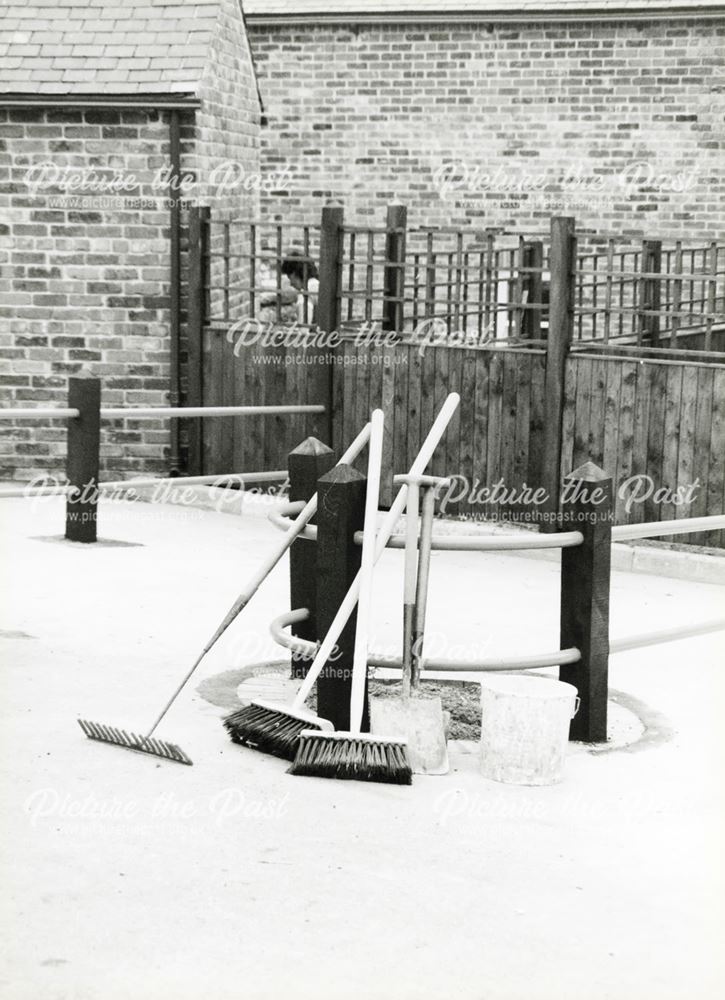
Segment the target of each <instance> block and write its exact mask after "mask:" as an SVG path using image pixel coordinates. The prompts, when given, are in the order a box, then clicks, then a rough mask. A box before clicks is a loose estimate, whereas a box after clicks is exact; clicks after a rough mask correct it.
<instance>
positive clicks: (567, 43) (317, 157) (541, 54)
mask: <svg viewBox="0 0 725 1000" xmlns="http://www.w3.org/2000/svg"><path fill="white" fill-rule="evenodd" d="M244 6H245V12H246V16H247V23H248V28H249V38H250V42H251V45H252V50H253V53H254V61H255V66H256V69H257V77H258V81H259V87H260V91H261V94H262V100H263V103H264V107H265V113H266V116H267V118H268V121H269V126H268V128H266V129H263V134H262V162H263V165H264V166H266V167H267V168H268V169H271V168H273V167H274V168H278V167H280V166H282V165H289V169H290V172H291V175H292V180H291V183H290V186H289V190H288V192H287V195H286V197H285V198H284V199H280V198H279V197H274V198H268V199H267V200H266V202H267V205H268V206H269V207H270V209H273V210H274V211H276V212H278V213H279V215H280V217H283V218H286V219H290V218H300V219H303V218H304V219H307V220H310V219H315V218H316V217H317V215H318V212H319V206H320V204H321V203H322V202H323V201H324V199H325V198H329V197H334V198H339V199H341V200H343V201H344V203H345V206H346V209H347V210H348V212H349V213H350V214H351V215H354V216H356V217H357V218H358V220H359V219H361V218H364V217H370V216H372V217H374V218H375V219H376V221H377V222H378V223H379V222H380V221H381V220H382V218H383V206H384V205H385V204H386V203H387V202H389V201H391V200H393V199H400V200H402V201H404V202H405V203H407V205H408V206H409V218H410V219H411V220H412V221H413V222H414V224H433V225H447V224H448V225H450V224H453V225H459V224H463V225H465V224H466V223H468V222H470V221H474V220H475V221H476V222H477V223H480V222H482V221H483V222H485V224H486V225H494V226H504V227H506V228H511V229H516V230H517V231H521V230H522V229H523V230H525V229H529V230H532V231H537V230H540V229H541V228H542V226H541V220H543V219H548V217H549V216H550V215H551V214H556V213H558V214H562V213H563V214H574V215H575V216H576V217H577V221H578V223H579V224H580V226H582V227H585V228H590V229H595V230H597V231H602V230H606V231H608V232H610V233H615V234H616V233H631V234H643V235H647V236H658V235H662V236H680V235H681V236H683V237H684V238H688V237H689V238H693V237H695V238H697V239H699V240H700V241H701V240H702V237H703V236H706V237H710V236H712V237H715V236H718V235H719V236H722V234H723V219H722V209H723V201H724V200H725V157H724V156H723V139H724V130H723V114H724V112H725V86H723V81H722V67H721V58H722V49H723V43H724V42H725V7H724V6H723V5H722V4H721V3H716V2H714V0H690V2H687V3H683V2H681V0H680V2H677V0H556V2H550V0H526V2H523V0H521V2H519V0H245V5H244Z"/></svg>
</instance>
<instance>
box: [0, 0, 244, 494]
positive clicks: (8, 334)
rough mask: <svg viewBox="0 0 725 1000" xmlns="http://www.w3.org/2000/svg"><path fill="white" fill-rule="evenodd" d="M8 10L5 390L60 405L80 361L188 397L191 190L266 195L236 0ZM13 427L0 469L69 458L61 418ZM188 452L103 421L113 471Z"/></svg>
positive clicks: (170, 434)
mask: <svg viewBox="0 0 725 1000" xmlns="http://www.w3.org/2000/svg"><path fill="white" fill-rule="evenodd" d="M0 17H1V22H0V23H1V24H2V33H1V35H0V264H1V265H2V270H1V272H0V368H1V376H0V383H1V385H2V388H1V389H0V391H1V393H2V396H1V397H0V398H1V399H2V404H3V405H5V406H8V405H14V406H28V405H32V404H35V403H37V404H39V405H40V404H43V403H45V404H46V405H48V404H50V403H53V402H55V403H60V404H61V405H62V402H63V400H64V398H65V393H66V384H67V377H68V375H69V374H72V373H73V372H76V371H78V370H79V369H80V368H81V367H83V366H85V367H87V368H88V369H90V371H91V372H92V373H93V374H94V375H99V376H100V377H101V378H102V379H103V386H104V402H105V403H106V404H108V405H111V404H114V405H124V404H144V405H158V404H162V403H166V402H168V401H169V400H171V401H175V400H176V399H177V398H178V395H179V384H180V378H181V368H182V364H183V302H182V301H180V296H179V294H177V292H176V291H175V289H177V288H179V287H180V286H179V283H178V282H177V281H176V280H174V281H172V276H175V275H176V274H177V273H178V270H179V266H180V264H181V263H182V252H181V250H182V248H181V245H180V244H181V238H180V237H182V234H183V227H184V213H183V210H182V208H183V201H184V200H187V199H188V200H190V201H195V200H201V201H203V202H205V203H207V204H212V205H213V206H214V207H215V209H222V210H223V209H224V208H225V207H226V206H227V205H228V204H230V203H233V204H234V205H235V207H237V208H240V209H241V210H245V209H246V210H248V211H250V212H251V211H253V210H254V208H255V204H256V195H255V192H254V188H253V187H251V186H250V185H248V184H246V183H245V182H244V181H245V178H246V179H247V180H248V179H249V178H250V177H254V176H256V175H257V171H258V147H259V138H258V136H259V122H260V109H259V99H258V94H257V89H256V85H255V82H254V70H253V67H252V62H251V59H250V53H249V47H248V43H247V40H246V35H245V27H244V21H243V17H242V13H241V8H240V5H239V0H188V2H186V3H183V2H179V3H176V4H170V3H169V2H168V0H115V2H114V0H77V2H76V0H32V2H31V0H11V2H10V3H9V4H6V5H4V6H3V9H2V12H1V14H0ZM177 150H178V152H177ZM230 163H231V164H233V167H232V168H231V169H232V171H233V172H236V173H235V175H234V176H233V177H231V178H229V175H228V174H227V173H226V170H227V166H226V165H227V164H230ZM215 168H217V173H218V175H219V176H218V177H216V178H215ZM175 176H178V177H179V178H180V181H181V183H180V184H178V183H174V182H172V181H170V178H173V177H175ZM196 178H198V182H197V181H196ZM219 178H227V179H229V183H226V184H225V183H216V181H217V180H219ZM239 181H241V183H239ZM170 185H171V186H170ZM174 189H175V190H176V192H177V193H178V194H180V195H181V199H179V198H174V197H170V195H173V194H174ZM0 435H1V437H0V475H2V476H5V477H11V476H15V477H17V478H19V479H27V478H30V477H32V476H33V475H34V474H36V473H43V472H45V471H47V470H50V471H53V472H57V471H61V470H62V468H63V462H64V455H65V427H64V426H63V425H62V424H56V425H53V426H52V427H50V428H40V427H38V426H33V425H22V424H19V425H18V426H12V425H9V424H8V423H5V424H3V426H2V427H0ZM179 462H180V456H179V442H178V440H177V432H176V431H175V430H173V429H172V428H170V426H169V422H168V421H155V420H136V421H131V420H126V421H114V422H113V423H111V424H105V425H104V439H103V443H102V464H103V470H104V473H106V478H109V477H110V478H114V477H115V476H117V475H118V474H124V473H127V472H128V471H130V470H132V471H134V472H135V471H140V470H145V471H149V472H152V471H165V470H166V469H168V468H169V466H171V467H172V468H173V467H178V465H179Z"/></svg>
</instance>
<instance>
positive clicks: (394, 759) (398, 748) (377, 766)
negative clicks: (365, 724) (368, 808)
mask: <svg viewBox="0 0 725 1000" xmlns="http://www.w3.org/2000/svg"><path fill="white" fill-rule="evenodd" d="M289 773H290V774H301V775H305V776H307V777H312V778H339V779H342V780H353V781H380V782H384V783H385V784H389V785H410V784H412V781H413V771H412V769H411V766H410V761H409V760H408V752H407V747H406V743H405V740H400V739H395V738H394V737H385V736H373V735H371V734H370V733H362V734H360V735H357V736H356V735H354V734H353V733H330V732H324V733H321V732H319V731H316V730H313V729H305V730H303V732H302V733H300V738H299V748H298V750H297V756H296V757H295V760H294V763H293V764H292V767H291V768H290V769H289Z"/></svg>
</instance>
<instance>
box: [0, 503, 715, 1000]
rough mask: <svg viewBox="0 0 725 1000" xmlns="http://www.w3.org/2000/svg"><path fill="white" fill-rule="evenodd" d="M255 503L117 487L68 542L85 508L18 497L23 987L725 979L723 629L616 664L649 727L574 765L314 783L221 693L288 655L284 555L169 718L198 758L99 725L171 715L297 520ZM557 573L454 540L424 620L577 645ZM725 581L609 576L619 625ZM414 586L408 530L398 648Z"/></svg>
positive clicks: (379, 997) (390, 987)
mask: <svg viewBox="0 0 725 1000" xmlns="http://www.w3.org/2000/svg"><path fill="white" fill-rule="evenodd" d="M262 506H263V505H262V504H260V503H258V504H256V505H254V504H251V505H249V506H248V508H247V509H245V510H244V511H243V512H242V514H241V516H240V515H239V514H225V513H218V512H215V511H214V510H199V509H196V508H186V507H174V506H170V505H168V504H164V505H158V504H141V503H127V502H118V503H104V504H103V505H102V508H101V514H100V534H101V537H102V538H105V539H107V540H108V541H107V542H105V543H104V542H102V543H99V544H97V545H91V546H84V545H80V544H72V543H68V542H65V541H64V540H62V539H60V537H59V536H60V534H61V533H62V523H63V504H62V501H59V500H46V501H44V502H42V503H35V502H32V501H29V500H24V499H19V500H5V501H4V506H3V518H2V550H3V556H4V563H3V564H4V565H5V567H6V577H5V588H4V590H5V602H4V614H3V618H2V622H1V623H0V629H1V630H2V631H0V640H1V641H2V650H3V673H2V677H3V690H2V700H1V702H0V713H1V720H2V721H1V729H0V732H1V733H2V742H3V753H2V764H1V765H0V766H1V767H2V787H3V790H4V796H3V797H4V802H5V809H4V817H3V825H4V843H5V850H4V852H3V858H2V884H3V887H4V891H3V895H2V904H1V906H2V914H3V928H4V935H3V937H4V948H3V952H4V955H3V958H2V963H1V965H0V989H1V990H2V995H3V997H4V998H7V1000H31V998H32V1000H36V998H37V997H40V996H42V997H44V998H46V1000H96V998H98V1000H101V998H103V1000H117V998H118V1000H126V998H131V997H138V998H142V1000H146V998H148V1000H162V998H166V997H174V998H175V1000H196V998H199V997H202V996H204V997H206V996H208V997H213V998H214V1000H231V998H235V1000H236V998H240V997H243V998H249V1000H277V998H280V997H285V996H289V997H294V998H298V1000H307V998H310V1000H312V998H315V1000H328V998H329V1000H388V998H390V1000H428V998H438V997H445V998H448V997H456V998H462V1000H570V998H571V1000H582V998H584V1000H605V998H612V1000H635V998H636V1000H641V998H649V997H657V998H658V1000H670V998H671V1000H675V998H677V1000H680V998H685V997H687V998H692V1000H706V998H709V997H711V996H712V997H715V996H718V995H722V988H723V985H724V977H723V966H722V958H721V955H722V948H721V938H722V927H723V923H722V919H723V912H722V911H723V902H722V901H723V899H725V894H724V893H723V889H724V888H725V885H724V884H723V881H724V880H723V873H722V835H723V822H722V820H723V793H722V790H723V767H722V764H723V754H722V749H723V736H722V721H721V720H722V718H723V714H724V713H723V709H724V708H725V704H724V703H725V698H724V697H723V692H724V690H725V685H724V684H723V667H724V666H725V664H724V663H723V660H724V659H725V657H724V656H723V653H724V652H725V638H724V636H723V633H715V634H711V635H707V636H702V637H699V638H694V639H686V640H682V641H678V642H673V643H669V644H667V645H661V646H653V647H650V648H647V649H640V650H636V651H632V652H629V653H625V654H620V655H617V656H613V657H612V659H611V667H610V671H611V673H610V676H611V686H612V688H613V689H615V690H616V691H617V692H619V693H620V694H619V695H617V698H618V701H619V702H620V705H619V706H618V707H615V708H613V718H615V717H617V713H618V712H619V713H620V715H621V711H622V710H623V706H624V710H626V711H628V712H630V713H631V712H633V711H634V712H637V713H638V714H639V715H640V716H641V718H642V719H643V720H644V722H643V724H642V728H643V729H644V736H643V737H642V738H641V739H636V740H635V741H634V742H632V743H630V745H629V746H628V747H624V748H616V747H615V748H613V749H609V750H607V752H598V753H596V752H595V753H593V752H590V750H589V749H587V748H584V747H581V746H572V748H571V753H570V755H569V759H568V760H567V767H566V775H565V780H564V782H563V783H561V784H560V785H556V786H552V787H543V788H528V787H518V786H508V785H502V784H497V783H495V782H492V781H489V780H487V779H485V778H483V777H482V776H481V774H480V773H479V770H478V761H477V756H476V754H475V752H473V753H472V752H470V751H471V749H473V748H471V747H467V746H464V745H454V746H453V747H452V748H451V754H450V757H451V765H452V767H451V772H450V773H449V774H448V775H446V776H443V777H420V776H416V778H415V780H414V784H413V786H412V787H409V788H408V787H396V786H382V785H375V784H366V783H359V782H354V783H353V782H351V783H347V782H335V781H325V780H322V779H307V778H297V777H292V776H290V775H288V774H287V773H286V765H285V763H284V762H282V761H279V760H276V759H273V758H269V757H265V756H262V755H259V754H256V753H254V752H253V751H249V750H245V749H243V748H240V747H237V746H234V745H232V744H231V743H230V742H229V741H228V739H227V738H226V736H225V733H224V730H223V728H222V726H221V723H220V719H221V717H222V715H223V714H224V711H223V709H222V708H221V707H220V706H219V705H216V704H213V703H212V702H211V701H209V700H208V699H207V698H206V697H204V696H203V695H202V694H201V693H200V691H199V686H200V685H201V689H202V691H203V690H204V685H205V684H206V686H207V687H208V686H209V683H210V681H211V680H212V679H213V678H214V677H216V676H217V675H222V674H223V673H224V672H225V671H232V670H238V669H241V668H242V667H244V666H245V665H248V664H250V663H256V662H263V661H266V660H273V659H280V656H281V655H283V654H282V651H281V650H280V649H279V647H277V646H275V645H274V644H273V643H272V640H271V639H270V638H269V635H268V631H267V627H268V623H269V622H270V621H271V619H272V618H273V617H275V616H276V615H278V614H280V613H281V612H282V611H284V610H285V609H286V608H287V607H288V606H289V605H288V600H289V595H288V583H287V578H286V561H283V562H282V563H280V565H279V566H278V567H277V569H276V570H275V571H274V572H273V574H272V575H271V577H270V578H269V579H268V580H267V581H266V583H265V584H264V585H263V587H262V589H261V590H260V592H259V594H258V595H257V597H256V599H255V601H254V603H253V604H252V605H250V607H249V608H248V609H247V610H246V611H245V613H244V617H243V618H240V619H239V620H238V621H237V622H236V623H235V624H234V625H233V626H232V627H231V628H230V630H229V632H228V633H227V635H226V636H225V637H224V638H223V639H222V640H221V641H220V642H219V644H218V646H217V647H216V648H215V649H214V650H213V651H212V652H211V654H210V655H209V657H208V659H207V660H206V661H205V662H204V663H203V664H202V667H201V668H200V670H199V673H198V677H197V678H195V679H194V680H193V681H192V682H191V684H190V686H189V688H188V689H187V691H186V692H185V693H184V694H183V695H182V697H181V698H180V699H179V701H178V702H177V703H176V705H175V706H174V707H173V709H172V710H171V712H170V713H169V715H168V716H167V718H166V719H165V720H164V722H163V724H162V726H161V727H160V729H159V732H158V735H159V736H161V737H163V738H165V739H168V740H171V741H173V742H176V743H178V744H180V745H181V746H182V747H183V749H184V750H185V751H186V752H187V753H188V754H189V756H190V757H191V758H192V759H193V761H194V766H193V767H184V766H181V765H178V764H173V763H166V762H162V761H160V760H157V759H155V758H153V757H148V756H144V755H140V754H133V753H130V752H129V751H125V750H122V749H117V748H114V747H108V746H104V745H101V744H97V743H93V742H91V741H89V740H87V739H86V738H85V737H84V736H83V734H82V732H81V730H80V729H79V727H78V725H77V723H76V718H77V717H78V716H83V717H85V718H88V719H92V720H96V721H99V722H105V723H109V724H111V725H114V726H117V727H120V728H121V727H122V728H126V729H130V730H133V731H135V732H143V731H144V729H145V728H147V727H148V726H149V725H150V724H151V722H152V721H153V719H154V718H155V716H156V715H157V714H158V712H159V711H160V710H161V708H162V706H163V704H164V702H165V701H166V699H167V698H168V696H169V695H170V694H171V692H172V690H173V689H174V687H175V685H176V683H177V682H178V680H180V679H181V676H183V674H184V672H185V670H186V669H187V667H188V666H190V665H191V662H192V661H193V659H194V658H195V656H196V654H197V652H198V651H199V649H200V648H201V647H202V646H203V644H204V642H205V641H206V639H207V638H208V637H209V635H210V634H211V633H212V632H213V631H214V629H215V627H216V625H217V624H218V621H219V620H220V619H221V617H222V616H223V614H224V613H225V612H226V610H227V608H228V607H229V606H230V605H231V603H232V601H233V600H234V598H235V597H236V595H237V592H238V591H239V590H240V589H241V586H242V584H243V583H244V582H245V580H246V578H247V577H248V576H249V574H250V572H251V570H252V569H253V568H254V567H255V566H256V565H257V564H258V562H259V561H260V560H261V559H262V558H263V556H264V554H265V552H266V551H267V550H268V547H269V545H270V543H271V541H272V540H273V538H274V537H275V534H276V529H275V528H273V527H272V526H271V525H269V524H268V523H267V521H266V520H265V518H264V517H263V516H262V514H263V513H264V510H263V509H262ZM111 541H113V542H114V544H110V542H111ZM118 543H123V544H118ZM558 573H559V571H558V566H557V564H556V563H555V562H552V561H549V560H540V559H538V560H537V559H525V558H522V557H521V556H520V555H517V556H509V555H506V554H504V553H488V554H480V553H453V552H438V553H434V557H433V567H432V579H431V596H430V608H429V616H428V625H429V630H430V636H431V641H435V642H436V643H437V644H438V651H439V653H440V655H450V656H460V655H470V656H471V657H472V658H473V657H475V656H476V655H495V654H496V653H499V652H507V653H512V652H521V653H524V652H534V651H537V650H542V649H552V648H556V645H557V643H558V600H559V590H558ZM724 596H725V587H723V586H719V585H716V584H713V583H697V582H690V581H685V580H681V579H672V578H668V577H664V576H661V577H657V576H651V575H646V574H643V573H628V572H617V571H615V572H614V574H613V584H612V602H611V603H612V608H611V621H612V628H611V634H612V636H620V635H626V634H630V633H637V632H642V631H646V630H647V629H650V628H652V629H655V628H658V627H670V626H673V625H675V624H677V623H679V622H689V621H700V620H706V619H708V618H715V617H717V616H719V615H722V613H723V606H724V602H723V597H724ZM401 600H402V553H401V552H399V551H388V552H386V553H385V554H384V556H383V558H382V560H381V562H380V563H379V566H378V571H377V576H376V598H375V609H374V621H375V635H374V642H373V645H375V646H376V647H379V646H381V645H382V646H389V647H390V648H392V649H394V648H395V646H396V644H397V643H399V621H400V614H401V612H400V605H401ZM452 647H455V648H452ZM468 679H470V677H469V678H468Z"/></svg>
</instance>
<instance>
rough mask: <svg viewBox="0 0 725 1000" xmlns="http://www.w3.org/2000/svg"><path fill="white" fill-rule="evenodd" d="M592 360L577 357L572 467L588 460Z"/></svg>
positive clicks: (576, 466)
mask: <svg viewBox="0 0 725 1000" xmlns="http://www.w3.org/2000/svg"><path fill="white" fill-rule="evenodd" d="M591 394H592V361H591V359H590V358H578V359H577V366H576V409H575V413H574V453H573V458H572V468H578V467H579V466H580V465H582V464H583V463H584V462H587V461H588V460H589V416H590V413H591Z"/></svg>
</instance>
